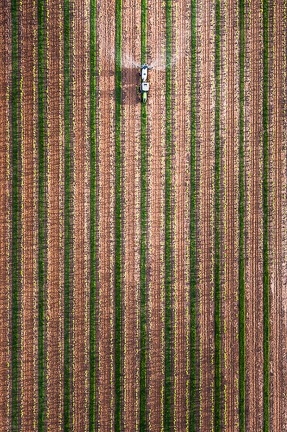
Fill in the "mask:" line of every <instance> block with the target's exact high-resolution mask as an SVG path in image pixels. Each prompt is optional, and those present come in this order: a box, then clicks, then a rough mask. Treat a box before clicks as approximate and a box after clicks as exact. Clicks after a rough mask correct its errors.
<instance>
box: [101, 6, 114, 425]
mask: <svg viewBox="0 0 287 432" xmlns="http://www.w3.org/2000/svg"><path fill="white" fill-rule="evenodd" d="M114 14H115V0H111V1H109V2H106V1H104V2H101V3H99V4H98V11H97V42H98V65H99V71H100V74H99V78H98V91H99V98H98V108H97V109H98V119H97V126H98V129H97V136H98V151H97V154H98V203H97V210H98V227H99V228H98V246H97V250H98V259H99V262H98V278H99V279H98V329H97V342H98V371H97V401H98V416H97V418H98V430H99V431H102V432H104V431H107V430H112V429H113V425H114V406H115V398H114V316H115V308H114V289H113V287H114V262H115V258H114V247H115V239H114V225H115V224H114V216H115V211H114V206H115V185H114V181H115V180H114V173H115V124H114V123H115V75H114V71H115V48H114V46H115V20H114Z"/></svg>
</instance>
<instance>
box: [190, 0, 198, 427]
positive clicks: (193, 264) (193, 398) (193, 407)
mask: <svg viewBox="0 0 287 432" xmlns="http://www.w3.org/2000/svg"><path fill="white" fill-rule="evenodd" d="M196 11H197V0H191V4H190V13H191V17H190V20H191V41H190V43H191V50H190V53H191V55H190V79H191V89H190V364H189V367H190V371H189V376H190V392H189V397H190V411H189V414H190V415H189V432H196V429H197V426H198V423H197V419H198V418H197V415H196V414H197V411H198V404H197V401H198V392H197V390H196V388H197V377H198V363H197V339H198V338H197V331H196V328H197V308H196V303H197V271H196V270H197V248H196V237H197V236H196V233H197V227H196V225H197V224H196V213H197V211H196V201H197V188H196V184H197V181H196V180H197V162H196V159H197V154H196V153H197V152H196V138H197V136H196V116H197V104H196V102H197V101H196V95H197V84H196V82H197V64H196V60H197V42H196V39H197V32H196V30H197V29H196V26H197V17H196Z"/></svg>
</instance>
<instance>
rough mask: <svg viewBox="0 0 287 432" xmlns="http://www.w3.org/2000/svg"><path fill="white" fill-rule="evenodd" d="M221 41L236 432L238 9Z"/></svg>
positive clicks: (225, 357)
mask: <svg viewBox="0 0 287 432" xmlns="http://www.w3.org/2000/svg"><path fill="white" fill-rule="evenodd" d="M222 16H223V17H224V21H223V31H222V33H223V38H222V50H223V52H222V62H223V63H222V71H221V73H222V80H221V89H222V100H221V106H222V112H221V116H222V132H221V133H222V139H223V151H222V158H223V160H222V176H223V177H222V187H223V192H222V202H221V209H222V210H223V214H222V217H223V222H222V251H223V254H222V267H223V271H222V280H223V294H222V321H223V327H222V375H223V377H222V384H223V388H224V423H223V428H224V430H226V431H237V430H238V423H239V418H238V368H239V363H238V356H239V346H238V292H237V290H238V228H239V221H238V193H239V190H238V189H239V188H238V164H239V153H238V146H239V141H238V132H239V41H238V24H239V23H238V7H237V5H236V4H235V2H234V1H233V0H227V1H225V2H224V4H223V10H222Z"/></svg>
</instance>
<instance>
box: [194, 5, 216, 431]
mask: <svg viewBox="0 0 287 432" xmlns="http://www.w3.org/2000/svg"><path fill="white" fill-rule="evenodd" d="M214 7H215V3H214V2H213V1H210V2H207V4H206V2H204V1H202V0H200V1H199V2H198V11H197V16H198V20H197V23H198V25H197V32H198V35H197V37H198V40H197V43H198V53H197V63H198V102H197V103H198V110H199V113H198V125H197V137H198V139H197V141H198V146H199V148H198V167H199V185H198V202H197V206H198V237H197V244H198V296H199V304H198V334H199V335H200V347H199V351H200V352H199V362H200V364H199V367H200V373H199V388H200V412H199V416H200V421H199V429H200V430H202V431H211V430H212V429H213V423H214V422H213V399H214V365H213V359H214V302H213V260H214V245H213V243H214V241H213V240H214V229H213V209H214V144H215V143H214V103H215V88H214V87H215V85H214V37H215V23H214Z"/></svg>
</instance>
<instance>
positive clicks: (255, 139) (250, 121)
mask: <svg viewBox="0 0 287 432" xmlns="http://www.w3.org/2000/svg"><path fill="white" fill-rule="evenodd" d="M246 17H247V18H246V21H247V29H246V84H245V91H246V101H245V107H246V108H245V125H246V147H245V169H246V210H245V211H246V218H245V221H246V225H245V226H246V280H245V284H246V287H245V291H246V332H245V334H246V407H247V410H246V429H247V430H262V428H263V398H262V395H263V393H262V392H263V311H262V307H263V298H262V289H263V287H262V277H263V272H262V228H263V226H262V225H263V224H262V46H263V43H262V42H263V41H262V11H261V2H260V1H259V0H255V1H252V2H248V4H247V13H246Z"/></svg>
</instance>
